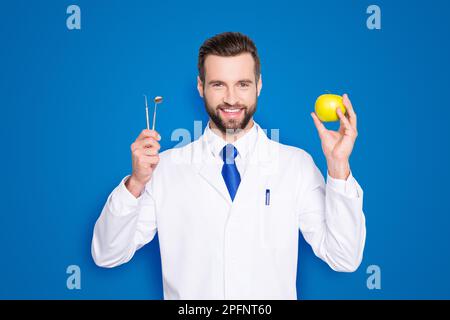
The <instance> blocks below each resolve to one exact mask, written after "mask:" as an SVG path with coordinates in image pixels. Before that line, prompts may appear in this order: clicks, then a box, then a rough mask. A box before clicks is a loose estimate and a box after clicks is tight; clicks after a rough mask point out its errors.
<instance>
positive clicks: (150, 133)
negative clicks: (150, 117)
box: [136, 129, 161, 141]
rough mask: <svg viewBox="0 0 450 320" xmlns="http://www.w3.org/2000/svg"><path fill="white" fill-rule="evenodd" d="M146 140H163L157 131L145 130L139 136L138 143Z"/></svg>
mask: <svg viewBox="0 0 450 320" xmlns="http://www.w3.org/2000/svg"><path fill="white" fill-rule="evenodd" d="M145 138H153V139H155V140H161V136H160V135H159V133H158V132H157V131H156V130H148V129H144V130H142V131H141V133H140V134H139V136H138V137H137V138H136V141H138V140H142V139H145Z"/></svg>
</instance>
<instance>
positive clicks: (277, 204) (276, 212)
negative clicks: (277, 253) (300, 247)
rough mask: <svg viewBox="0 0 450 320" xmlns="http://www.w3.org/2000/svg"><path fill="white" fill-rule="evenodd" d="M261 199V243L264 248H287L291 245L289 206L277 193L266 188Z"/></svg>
mask: <svg viewBox="0 0 450 320" xmlns="http://www.w3.org/2000/svg"><path fill="white" fill-rule="evenodd" d="M262 195H263V197H261V199H260V206H259V208H260V210H259V215H260V217H259V218H260V243H261V246H262V247H263V248H287V247H288V246H289V245H290V234H291V232H290V229H291V228H292V226H291V225H290V224H291V223H292V221H290V220H291V219H290V218H289V212H286V210H288V206H287V204H286V203H285V200H286V199H283V197H281V196H280V195H279V194H278V193H277V192H275V191H274V190H271V189H270V188H268V187H267V188H265V189H264V190H263V192H262Z"/></svg>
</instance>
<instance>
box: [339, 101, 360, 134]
mask: <svg viewBox="0 0 450 320" xmlns="http://www.w3.org/2000/svg"><path fill="white" fill-rule="evenodd" d="M342 102H343V103H344V105H345V108H346V109H347V113H348V116H349V120H350V124H351V125H352V127H353V128H355V129H356V122H357V118H356V112H355V109H353V105H352V102H351V101H350V98H349V97H348V94H346V93H345V94H344V95H343V96H342Z"/></svg>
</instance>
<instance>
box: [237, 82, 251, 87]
mask: <svg viewBox="0 0 450 320" xmlns="http://www.w3.org/2000/svg"><path fill="white" fill-rule="evenodd" d="M239 86H240V87H241V88H247V87H249V86H250V84H249V83H248V82H240V83H239Z"/></svg>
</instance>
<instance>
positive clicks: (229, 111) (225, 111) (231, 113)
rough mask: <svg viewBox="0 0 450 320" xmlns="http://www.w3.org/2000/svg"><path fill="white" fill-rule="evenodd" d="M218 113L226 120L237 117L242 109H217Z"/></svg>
mask: <svg viewBox="0 0 450 320" xmlns="http://www.w3.org/2000/svg"><path fill="white" fill-rule="evenodd" d="M219 110H220V113H221V114H222V115H224V116H226V117H228V118H235V117H239V116H240V115H241V114H242V112H243V110H244V108H219Z"/></svg>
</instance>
